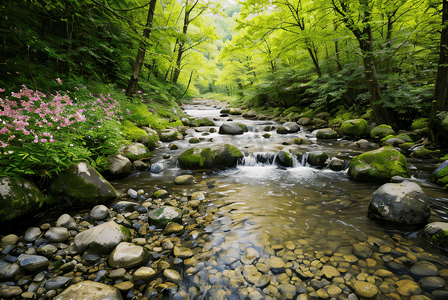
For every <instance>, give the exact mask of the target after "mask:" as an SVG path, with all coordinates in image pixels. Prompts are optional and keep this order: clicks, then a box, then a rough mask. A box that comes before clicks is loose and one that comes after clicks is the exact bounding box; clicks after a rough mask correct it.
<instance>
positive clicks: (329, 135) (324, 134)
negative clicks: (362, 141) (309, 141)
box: [316, 128, 338, 140]
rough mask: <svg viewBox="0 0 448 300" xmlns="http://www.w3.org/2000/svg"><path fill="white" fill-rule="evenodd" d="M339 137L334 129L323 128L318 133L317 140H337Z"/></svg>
mask: <svg viewBox="0 0 448 300" xmlns="http://www.w3.org/2000/svg"><path fill="white" fill-rule="evenodd" d="M337 137H338V133H337V132H336V131H335V130H334V129H333V128H323V129H319V130H318V131H317V132H316V138H318V139H324V140H328V139H336V138H337Z"/></svg>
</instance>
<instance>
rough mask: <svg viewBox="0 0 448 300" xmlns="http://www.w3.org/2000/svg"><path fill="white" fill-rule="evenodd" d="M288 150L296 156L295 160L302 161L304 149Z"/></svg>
mask: <svg viewBox="0 0 448 300" xmlns="http://www.w3.org/2000/svg"><path fill="white" fill-rule="evenodd" d="M289 152H290V153H291V154H292V155H294V156H295V157H296V158H297V160H298V161H299V162H301V161H302V158H303V155H304V154H305V152H304V151H301V150H289Z"/></svg>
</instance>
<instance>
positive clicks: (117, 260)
mask: <svg viewBox="0 0 448 300" xmlns="http://www.w3.org/2000/svg"><path fill="white" fill-rule="evenodd" d="M148 259H149V255H148V254H147V253H146V251H145V249H143V247H142V246H138V245H134V244H131V243H127V242H121V243H120V244H118V246H117V247H116V248H115V249H114V250H113V251H112V253H111V254H110V255H109V259H108V260H107V261H108V263H109V265H110V266H111V267H112V268H125V269H127V268H133V267H138V266H142V265H144V264H146V262H147V261H148Z"/></svg>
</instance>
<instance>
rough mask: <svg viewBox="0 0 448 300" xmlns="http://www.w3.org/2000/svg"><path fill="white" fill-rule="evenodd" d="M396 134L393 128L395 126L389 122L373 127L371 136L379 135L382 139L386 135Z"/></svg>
mask: <svg viewBox="0 0 448 300" xmlns="http://www.w3.org/2000/svg"><path fill="white" fill-rule="evenodd" d="M394 134H395V130H393V128H392V127H391V126H390V125H387V124H381V125H378V126H376V127H375V128H373V129H372V131H370V137H371V138H375V137H379V138H380V139H382V138H384V137H386V136H390V135H392V136H393V135H394Z"/></svg>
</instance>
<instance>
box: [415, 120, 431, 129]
mask: <svg viewBox="0 0 448 300" xmlns="http://www.w3.org/2000/svg"><path fill="white" fill-rule="evenodd" d="M428 125H429V118H420V119H417V120H415V121H414V122H412V125H411V130H417V129H423V128H427V127H428Z"/></svg>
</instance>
